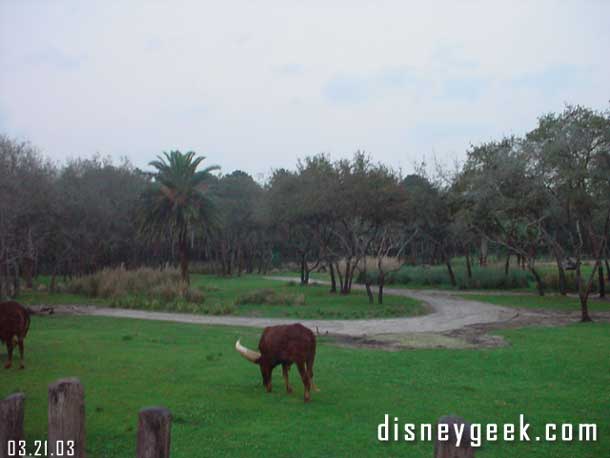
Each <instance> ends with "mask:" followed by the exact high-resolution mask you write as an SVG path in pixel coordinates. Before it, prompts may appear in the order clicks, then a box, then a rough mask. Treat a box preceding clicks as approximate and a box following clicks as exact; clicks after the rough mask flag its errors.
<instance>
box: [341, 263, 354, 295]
mask: <svg viewBox="0 0 610 458" xmlns="http://www.w3.org/2000/svg"><path fill="white" fill-rule="evenodd" d="M351 274H352V273H351V262H350V261H349V260H346V261H345V278H344V279H343V285H341V294H349V292H350V288H349V284H350V276H351Z"/></svg>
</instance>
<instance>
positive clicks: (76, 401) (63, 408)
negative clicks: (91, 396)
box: [49, 378, 86, 458]
mask: <svg viewBox="0 0 610 458" xmlns="http://www.w3.org/2000/svg"><path fill="white" fill-rule="evenodd" d="M62 447H63V450H64V452H63V453H64V455H65V456H67V455H66V453H67V451H68V450H70V447H73V450H74V454H73V455H72V454H71V455H70V456H74V457H75V458H85V457H86V455H85V392H84V390H83V386H82V385H81V383H80V380H78V379H76V378H67V379H61V380H58V381H57V382H55V383H52V384H51V385H49V456H53V455H55V456H57V455H58V454H59V453H61V451H62Z"/></svg>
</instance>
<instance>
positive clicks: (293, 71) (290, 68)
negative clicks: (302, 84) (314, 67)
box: [274, 63, 305, 76]
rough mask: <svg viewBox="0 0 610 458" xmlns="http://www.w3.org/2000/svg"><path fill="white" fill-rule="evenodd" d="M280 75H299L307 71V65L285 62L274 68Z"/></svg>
mask: <svg viewBox="0 0 610 458" xmlns="http://www.w3.org/2000/svg"><path fill="white" fill-rule="evenodd" d="M274 71H275V72H276V73H277V74H278V75H285V76H299V75H303V74H304V73H305V67H304V66H303V65H301V64H295V63H292V64H284V65H280V66H277V67H275V68H274Z"/></svg>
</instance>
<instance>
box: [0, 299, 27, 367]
mask: <svg viewBox="0 0 610 458" xmlns="http://www.w3.org/2000/svg"><path fill="white" fill-rule="evenodd" d="M29 329H30V313H29V312H28V310H27V309H26V308H25V307H23V306H21V305H20V304H18V303H17V302H13V301H10V302H2V303H0V342H4V343H5V344H6V349H7V350H8V361H7V362H6V364H5V365H4V368H5V369H8V368H9V367H11V365H12V363H13V348H15V344H17V345H18V346H19V355H20V357H21V364H20V365H19V367H20V368H21V369H23V368H24V367H25V366H24V364H23V363H24V359H23V339H25V336H26V335H27V333H28V330H29Z"/></svg>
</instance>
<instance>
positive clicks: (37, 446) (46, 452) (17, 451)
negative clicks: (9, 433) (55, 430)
mask: <svg viewBox="0 0 610 458" xmlns="http://www.w3.org/2000/svg"><path fill="white" fill-rule="evenodd" d="M52 445H54V446H55V447H52ZM6 447H7V450H6V452H7V456H10V457H13V456H14V457H21V456H23V457H28V456H30V457H31V456H39V457H51V456H52V457H65V456H75V455H74V454H75V449H74V441H63V440H59V441H55V442H54V443H53V444H51V443H49V441H47V440H35V441H34V442H33V443H30V444H28V443H27V442H26V441H16V440H9V441H7V444H6ZM28 450H29V453H28ZM51 450H53V451H51Z"/></svg>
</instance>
